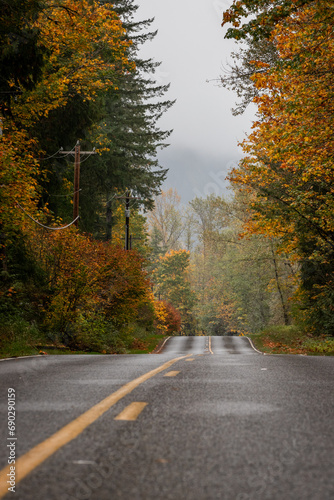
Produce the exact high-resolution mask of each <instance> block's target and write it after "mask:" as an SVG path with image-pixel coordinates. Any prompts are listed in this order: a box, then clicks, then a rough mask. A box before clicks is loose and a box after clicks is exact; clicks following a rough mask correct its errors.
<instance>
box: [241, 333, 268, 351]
mask: <svg viewBox="0 0 334 500" xmlns="http://www.w3.org/2000/svg"><path fill="white" fill-rule="evenodd" d="M245 337H246V335H245ZM246 339H247V340H249V343H250V345H251V346H252V348H253V349H254V351H256V352H258V353H259V354H262V356H267V354H268V353H266V352H261V351H259V350H258V349H256V347H254V344H253V342H252V341H251V339H250V338H249V337H246Z"/></svg>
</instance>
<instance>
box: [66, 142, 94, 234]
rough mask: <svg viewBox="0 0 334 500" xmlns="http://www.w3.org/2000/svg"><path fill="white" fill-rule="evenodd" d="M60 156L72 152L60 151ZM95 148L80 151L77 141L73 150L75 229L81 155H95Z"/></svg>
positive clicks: (77, 213) (71, 152)
mask: <svg viewBox="0 0 334 500" xmlns="http://www.w3.org/2000/svg"><path fill="white" fill-rule="evenodd" d="M60 153H61V154H65V155H70V154H73V151H60ZM95 154H96V152H95V148H94V149H93V151H81V149H80V142H79V141H78V142H77V143H76V145H75V148H74V193H73V220H75V219H77V220H76V221H75V223H74V224H75V225H76V227H78V223H79V219H78V216H79V191H80V160H81V156H82V155H95Z"/></svg>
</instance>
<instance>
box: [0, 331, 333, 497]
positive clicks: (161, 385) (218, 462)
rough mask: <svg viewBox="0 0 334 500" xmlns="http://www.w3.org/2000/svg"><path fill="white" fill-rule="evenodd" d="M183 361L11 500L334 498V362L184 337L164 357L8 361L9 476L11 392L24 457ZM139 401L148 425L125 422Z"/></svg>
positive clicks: (1, 406)
mask: <svg viewBox="0 0 334 500" xmlns="http://www.w3.org/2000/svg"><path fill="white" fill-rule="evenodd" d="M183 355H188V357H186V358H183V359H181V360H179V361H177V362H176V363H174V364H173V365H172V366H171V367H170V368H168V369H166V370H164V371H162V372H160V373H158V374H156V375H155V376H152V377H151V378H149V379H148V380H146V381H145V382H143V383H141V384H140V385H138V387H137V388H135V389H134V390H133V391H132V392H131V393H129V394H127V395H125V396H124V397H123V398H122V399H120V400H119V401H118V402H117V403H116V404H115V405H113V406H112V407H111V408H110V409H109V410H108V411H106V412H105V413H104V414H103V415H102V416H101V417H100V418H98V419H97V420H96V421H95V422H93V423H92V424H91V425H89V426H88V427H87V428H86V429H85V430H83V432H82V433H81V434H79V435H78V436H77V437H76V438H75V439H73V440H71V441H70V442H68V444H65V445H64V446H62V447H60V449H58V451H55V452H54V453H53V454H52V455H51V456H50V457H49V458H47V459H46V460H45V461H44V462H43V463H41V465H39V466H38V467H36V468H35V469H34V470H33V471H32V472H31V473H30V474H29V475H27V477H25V478H24V479H23V480H22V481H21V482H19V483H18V484H17V485H16V492H15V495H14V494H13V493H11V492H9V493H8V494H7V495H6V496H5V498H6V499H7V498H11V497H12V498H14V499H15V500H114V499H115V500H116V499H124V500H133V499H134V500H137V499H138V500H160V499H161V500H165V499H166V500H169V499H170V500H183V499H186V500H211V499H224V500H276V499H277V500H281V499H282V500H290V499H291V500H325V499H328V500H329V499H331V500H332V499H333V498H334V478H333V458H334V440H333V437H334V432H333V406H334V405H333V400H334V397H333V375H334V359H333V358H332V357H318V356H316V357H313V356H312V357H311V356H309V357H306V356H292V355H276V356H269V355H266V356H264V355H262V354H259V353H257V352H256V351H254V350H253V349H252V347H251V345H250V343H249V342H248V340H247V339H246V338H239V337H230V338H226V337H212V338H209V337H175V338H172V339H170V340H168V341H167V342H166V344H165V346H164V349H163V351H162V352H161V354H154V355H121V356H108V355H105V356H93V355H92V356H90V355H86V356H44V357H35V358H26V359H16V360H5V361H2V362H0V387H1V392H0V394H1V398H0V422H1V423H0V430H1V435H0V440H1V441H0V450H1V452H0V469H3V468H4V467H5V466H6V464H7V456H8V448H7V447H6V445H7V443H8V439H7V438H8V429H7V393H8V389H9V388H12V389H15V395H16V409H17V411H16V437H17V441H16V454H17V455H16V456H17V457H18V456H22V455H24V454H25V453H27V452H28V451H29V450H31V449H32V448H33V447H35V446H36V445H37V444H39V443H41V442H43V441H44V440H45V439H47V438H48V437H50V436H51V435H53V434H55V433H56V432H57V431H58V430H59V429H62V428H63V427H64V426H65V425H66V424H68V423H69V422H71V421H73V420H74V419H75V418H77V417H78V416H79V415H81V414H83V413H84V412H86V411H87V410H89V409H90V408H91V407H92V406H94V405H96V404H97V403H99V402H100V401H101V400H103V399H104V398H106V397H108V396H109V395H110V394H112V393H114V392H115V391H116V390H118V389H119V388H121V387H122V386H124V384H126V383H128V382H130V381H132V380H134V379H136V378H137V377H139V376H141V375H143V374H145V373H147V372H149V371H150V370H153V369H155V368H157V367H159V366H161V365H163V364H164V363H166V362H167V361H169V360H172V359H175V358H177V357H180V356H183ZM190 355H192V356H190ZM191 360H193V361H191ZM170 372H172V373H170ZM166 373H167V374H170V375H172V376H166ZM133 402H142V403H147V405H146V406H145V407H144V408H143V409H142V411H141V413H140V414H139V415H138V417H137V419H136V420H133V421H126V420H125V421H123V420H115V417H117V416H118V415H119V414H120V412H122V410H124V409H125V408H127V407H128V405H130V404H131V403H133Z"/></svg>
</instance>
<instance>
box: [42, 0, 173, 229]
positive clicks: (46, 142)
mask: <svg viewBox="0 0 334 500" xmlns="http://www.w3.org/2000/svg"><path fill="white" fill-rule="evenodd" d="M101 3H104V4H106V5H107V4H109V5H110V4H111V2H108V1H104V2H101ZM112 4H113V6H114V7H113V8H114V10H115V11H116V12H117V14H118V15H119V16H120V18H121V20H122V22H123V26H124V28H125V30H126V33H125V37H126V38H127V39H131V41H132V44H131V47H130V48H129V49H128V55H127V56H128V59H129V60H131V61H133V62H134V63H135V69H133V70H132V71H127V72H120V73H119V74H118V81H117V87H118V90H115V89H110V90H109V91H108V92H104V93H103V94H102V95H100V96H99V98H98V99H97V100H95V101H90V102H87V101H86V102H84V101H83V100H82V99H81V98H80V96H75V97H73V98H72V99H71V100H70V101H69V102H68V104H67V106H66V107H64V108H63V109H59V110H57V111H55V112H54V113H51V114H50V116H49V118H48V119H45V120H43V123H42V122H41V123H40V124H39V137H40V141H41V144H42V147H43V149H44V150H45V151H46V156H48V155H52V154H54V153H55V152H56V151H58V150H59V149H60V147H64V149H66V150H71V149H72V148H73V146H74V145H75V143H76V141H77V139H80V141H81V144H82V146H83V148H84V149H85V150H92V148H93V147H96V148H97V149H98V150H100V152H101V154H98V155H95V156H92V157H91V158H87V157H83V158H82V160H85V161H86V160H87V163H86V164H84V165H83V166H82V169H81V179H80V189H81V191H80V215H81V221H80V226H81V228H82V229H83V230H85V231H87V232H90V233H93V234H94V236H96V237H99V238H105V239H109V238H110V236H111V230H110V225H112V224H113V210H114V209H115V207H114V206H113V202H112V200H113V199H116V196H117V194H123V193H124V191H125V190H126V189H131V190H132V192H133V196H134V197H135V198H138V201H137V207H139V206H144V207H145V208H150V207H152V205H153V198H154V196H156V195H157V194H159V192H160V187H161V184H162V182H163V181H164V179H165V178H166V174H167V170H166V169H163V168H161V166H160V165H159V162H158V160H157V158H156V155H157V151H158V149H159V148H162V147H165V146H166V144H165V141H166V139H167V138H168V136H169V135H170V133H171V131H162V130H160V129H159V127H158V126H157V122H158V120H159V118H160V117H161V115H162V114H163V113H164V112H165V111H166V110H168V109H169V108H170V107H171V106H172V104H173V102H171V101H169V100H163V96H164V94H165V93H166V92H167V90H168V88H169V85H158V84H157V83H156V82H155V80H154V77H153V75H154V72H155V70H156V68H157V67H158V66H159V65H160V63H157V62H154V61H153V60H152V59H148V60H144V59H141V58H140V57H139V49H140V47H141V45H142V44H143V43H145V42H146V41H149V40H152V39H153V38H154V37H155V35H156V32H151V31H147V30H148V29H149V27H150V25H151V23H152V22H153V19H148V20H144V21H139V22H135V21H134V15H135V13H136V11H137V9H138V7H137V6H136V5H135V4H134V1H133V0H116V1H115V2H113V3H112ZM107 56H108V55H106V57H107ZM45 163H46V164H48V165H47V167H48V170H49V174H48V176H47V181H46V182H45V186H44V187H45V190H44V197H43V202H44V203H45V202H48V203H49V206H50V208H51V210H52V211H53V212H54V213H55V214H56V215H60V216H63V217H64V216H65V215H66V214H67V218H70V215H71V211H72V207H71V196H72V192H73V188H72V182H73V156H68V157H66V158H65V159H64V158H61V157H60V155H58V156H56V157H55V158H51V159H50V161H46V162H45Z"/></svg>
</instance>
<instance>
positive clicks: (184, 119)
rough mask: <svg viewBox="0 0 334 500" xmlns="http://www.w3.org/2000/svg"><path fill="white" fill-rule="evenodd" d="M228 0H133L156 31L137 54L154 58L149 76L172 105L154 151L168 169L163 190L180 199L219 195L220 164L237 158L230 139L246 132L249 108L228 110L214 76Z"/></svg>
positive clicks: (227, 44) (221, 58) (223, 56)
mask: <svg viewBox="0 0 334 500" xmlns="http://www.w3.org/2000/svg"><path fill="white" fill-rule="evenodd" d="M230 3H231V2H230V1H229V0H137V4H138V5H139V9H138V12H137V18H138V19H146V18H150V17H155V22H154V24H153V28H154V29H158V30H159V32H158V35H157V36H156V38H155V40H154V41H153V42H148V43H146V44H145V46H144V47H143V50H142V52H141V55H142V56H145V57H146V56H148V57H153V58H154V59H155V60H157V61H162V65H161V66H160V68H159V69H158V71H157V73H156V75H155V77H156V79H157V81H158V82H159V83H163V84H165V83H169V82H170V83H171V89H170V91H169V94H168V98H170V99H177V102H176V104H175V105H174V106H173V108H172V109H171V110H169V111H168V112H167V113H166V114H165V115H164V117H163V118H162V119H161V121H160V127H161V128H162V129H174V132H173V134H172V136H171V138H170V143H171V146H170V147H169V148H167V149H165V150H163V151H161V153H159V159H160V162H161V164H162V165H163V166H164V167H168V168H169V175H168V179H167V181H166V183H165V185H164V189H166V188H169V187H175V188H176V189H177V190H178V192H179V193H180V194H181V197H182V201H183V202H187V201H189V200H191V199H192V198H194V197H195V196H206V195H207V194H210V193H216V194H222V193H223V192H224V191H225V186H226V185H227V183H226V182H225V181H224V178H225V177H226V174H227V172H228V170H229V169H230V168H231V166H232V165H233V164H234V163H236V162H237V161H238V160H239V159H240V157H241V150H240V148H238V146H237V143H238V141H241V140H242V139H243V138H244V136H245V133H246V132H248V131H249V129H250V125H251V121H252V119H253V117H254V110H249V111H248V112H247V113H246V114H245V115H243V116H241V117H234V116H233V115H232V113H231V108H232V107H233V106H234V104H235V101H236V100H237V96H236V95H235V94H234V93H233V92H230V91H228V90H226V89H224V88H222V87H218V86H217V83H216V82H210V83H207V80H214V79H217V78H218V77H219V75H220V74H222V66H223V65H224V66H226V62H227V61H228V60H229V59H230V57H229V54H230V52H231V51H232V50H234V49H236V45H235V44H234V42H232V41H230V40H225V39H224V33H225V30H224V29H223V28H222V27H221V19H222V12H223V11H224V9H225V8H226V7H227V6H228V5H229V4H230Z"/></svg>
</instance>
